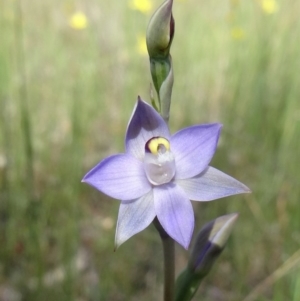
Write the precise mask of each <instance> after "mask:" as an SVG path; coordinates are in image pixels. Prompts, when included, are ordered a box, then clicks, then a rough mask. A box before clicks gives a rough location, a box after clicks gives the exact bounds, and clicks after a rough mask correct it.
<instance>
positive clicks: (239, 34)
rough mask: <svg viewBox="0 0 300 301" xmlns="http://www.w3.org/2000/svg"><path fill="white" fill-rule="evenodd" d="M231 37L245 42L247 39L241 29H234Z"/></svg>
mask: <svg viewBox="0 0 300 301" xmlns="http://www.w3.org/2000/svg"><path fill="white" fill-rule="evenodd" d="M231 37H232V38H233V39H234V40H243V39H244V38H245V31H244V30H243V29H242V28H240V27H234V28H232V29H231Z"/></svg>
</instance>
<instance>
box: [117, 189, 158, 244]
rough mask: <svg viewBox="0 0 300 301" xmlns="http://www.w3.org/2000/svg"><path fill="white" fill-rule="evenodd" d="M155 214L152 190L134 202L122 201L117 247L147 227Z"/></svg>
mask: <svg viewBox="0 0 300 301" xmlns="http://www.w3.org/2000/svg"><path fill="white" fill-rule="evenodd" d="M155 215H156V214H155V210H154V203H153V193H152V191H150V192H148V193H147V194H146V195H144V196H142V197H140V198H139V199H137V200H134V201H132V202H122V203H121V205H120V209H119V216H118V224H117V230H116V238H115V248H118V247H119V246H120V245H121V244H122V243H124V242H125V241H126V240H128V239H129V238H130V237H131V236H133V235H135V234H137V233H139V232H141V231H143V230H144V229H145V228H147V227H148V226H149V224H150V223H151V222H152V221H153V219H154V218H155Z"/></svg>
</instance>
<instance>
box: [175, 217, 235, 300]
mask: <svg viewBox="0 0 300 301" xmlns="http://www.w3.org/2000/svg"><path fill="white" fill-rule="evenodd" d="M237 218H238V214H237V213H232V214H228V215H224V216H221V217H218V218H216V219H215V220H213V221H211V222H209V223H207V224H206V225H204V227H203V228H202V229H201V230H200V232H199V234H198V235H197V238H196V241H195V244H194V247H193V250H192V253H191V256H190V260H189V262H188V266H187V268H186V269H185V270H184V271H183V272H182V273H181V275H180V276H179V277H178V279H177V282H176V298H175V301H179V300H180V301H188V300H191V299H192V297H193V296H194V294H195V293H196V291H197V289H198V287H199V285H200V283H201V281H202V279H203V278H204V277H205V276H206V275H207V274H208V272H209V271H210V270H211V267H212V266H213V264H214V263H215V262H216V260H217V259H218V257H219V255H220V254H221V253H222V251H223V249H224V248H225V245H226V242H227V240H228V238H229V236H230V234H231V232H232V229H233V226H234V224H235V222H236V220H237Z"/></svg>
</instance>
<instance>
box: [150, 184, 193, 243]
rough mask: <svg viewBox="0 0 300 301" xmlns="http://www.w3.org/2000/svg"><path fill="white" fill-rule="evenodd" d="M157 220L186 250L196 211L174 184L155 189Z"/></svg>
mask: <svg viewBox="0 0 300 301" xmlns="http://www.w3.org/2000/svg"><path fill="white" fill-rule="evenodd" d="M153 197H154V207H155V212H156V215H157V218H158V220H159V222H160V224H161V225H162V227H163V228H164V229H165V231H166V232H167V233H168V234H169V235H170V236H171V237H172V238H173V239H174V240H176V241H177V242H178V243H179V244H181V245H182V246H183V247H184V248H185V249H187V248H188V246H189V244H190V241H191V237H192V234H193V230H194V223H195V217H194V211H193V207H192V204H191V201H190V200H189V199H188V198H187V196H186V194H185V193H184V191H183V190H182V189H181V188H180V187H179V186H178V185H175V184H174V183H169V184H165V185H161V186H156V187H154V188H153Z"/></svg>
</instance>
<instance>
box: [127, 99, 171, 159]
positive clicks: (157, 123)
mask: <svg viewBox="0 0 300 301" xmlns="http://www.w3.org/2000/svg"><path fill="white" fill-rule="evenodd" d="M157 136H161V137H164V138H166V139H168V140H169V138H170V131H169V128H168V125H167V124H166V123H165V121H164V120H163V118H162V117H161V116H160V115H159V114H158V113H157V112H156V111H155V109H153V108H152V107H151V106H150V105H148V104H147V103H146V102H144V101H143V100H142V99H141V98H140V97H138V101H137V104H136V106H135V108H134V110H133V113H132V116H131V118H130V121H129V124H128V127H127V132H126V139H125V145H126V152H128V153H130V154H132V155H133V156H135V157H136V158H138V159H140V160H142V159H143V157H144V153H145V144H146V142H147V141H148V140H149V139H151V138H153V137H157Z"/></svg>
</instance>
